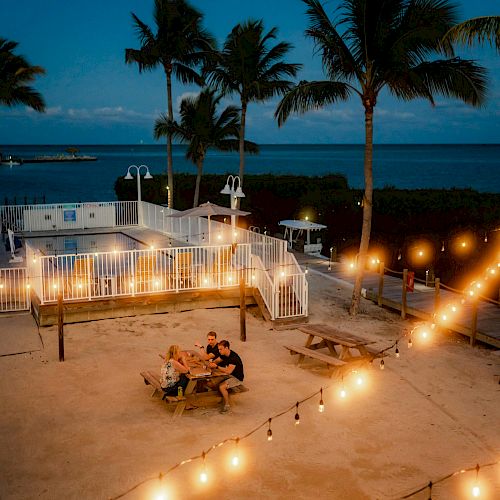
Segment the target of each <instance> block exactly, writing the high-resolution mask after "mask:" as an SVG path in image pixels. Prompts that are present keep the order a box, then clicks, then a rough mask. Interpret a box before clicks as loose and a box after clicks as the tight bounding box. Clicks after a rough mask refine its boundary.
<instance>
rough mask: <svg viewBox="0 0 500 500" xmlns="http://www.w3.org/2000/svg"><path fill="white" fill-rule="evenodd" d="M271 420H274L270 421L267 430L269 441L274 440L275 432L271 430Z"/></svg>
mask: <svg viewBox="0 0 500 500" xmlns="http://www.w3.org/2000/svg"><path fill="white" fill-rule="evenodd" d="M271 420H272V418H270V419H269V429H267V440H268V441H272V440H273V431H272V430H271Z"/></svg>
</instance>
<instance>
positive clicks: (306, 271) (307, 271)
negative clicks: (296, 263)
mask: <svg viewBox="0 0 500 500" xmlns="http://www.w3.org/2000/svg"><path fill="white" fill-rule="evenodd" d="M304 274H309V268H308V267H307V266H306V269H305V271H304Z"/></svg>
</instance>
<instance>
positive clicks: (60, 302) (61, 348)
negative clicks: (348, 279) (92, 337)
mask: <svg viewBox="0 0 500 500" xmlns="http://www.w3.org/2000/svg"><path fill="white" fill-rule="evenodd" d="M57 332H58V334H59V361H64V318H63V294H62V290H61V288H59V293H58V294H57Z"/></svg>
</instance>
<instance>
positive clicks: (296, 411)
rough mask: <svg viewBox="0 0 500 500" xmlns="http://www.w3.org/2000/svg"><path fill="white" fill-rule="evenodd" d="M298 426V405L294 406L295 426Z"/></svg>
mask: <svg viewBox="0 0 500 500" xmlns="http://www.w3.org/2000/svg"><path fill="white" fill-rule="evenodd" d="M299 424H300V416H299V403H298V402H297V404H296V405H295V425H299Z"/></svg>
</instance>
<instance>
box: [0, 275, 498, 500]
mask: <svg viewBox="0 0 500 500" xmlns="http://www.w3.org/2000/svg"><path fill="white" fill-rule="evenodd" d="M308 281H309V287H310V318H309V322H310V323H328V324H331V325H334V326H336V327H338V328H340V329H344V330H346V331H348V332H351V333H354V334H357V335H360V336H363V337H366V338H368V339H371V340H373V341H375V342H376V343H375V344H374V346H375V347H377V348H380V349H383V348H384V347H385V346H388V345H391V344H392V343H393V342H394V341H395V340H396V339H397V338H398V337H399V336H400V335H401V333H402V332H403V331H404V330H405V329H411V328H412V327H413V326H414V325H415V324H416V323H415V322H412V321H411V320H407V321H402V320H401V319H399V317H398V316H397V315H396V314H394V313H392V312H389V311H386V310H383V309H381V308H378V307H376V306H375V305H374V304H371V303H369V302H367V301H363V303H362V313H361V314H359V315H358V316H357V317H356V318H354V319H353V318H350V317H349V315H348V314H347V306H348V303H349V298H350V290H349V289H348V288H343V287H342V286H340V285H337V284H334V283H332V282H331V281H329V280H326V279H324V278H322V277H321V276H319V275H309V277H308ZM10 321H11V323H9V324H10V325H11V328H9V329H8V330H9V334H8V335H7V332H6V330H7V329H6V328H2V331H1V332H0V353H4V347H5V348H6V349H7V351H9V354H11V351H12V350H13V347H12V346H13V343H12V335H13V332H15V331H16V328H15V321H16V319H15V318H13V319H11V320H10ZM4 324H5V323H2V326H4ZM209 330H216V331H217V332H218V334H219V339H223V338H226V339H228V340H229V341H230V342H231V347H232V348H233V349H234V350H235V351H236V352H238V353H239V354H240V356H241V357H242V359H243V361H244V363H245V372H246V378H245V385H246V386H248V387H249V388H250V391H249V392H246V393H243V394H240V395H237V396H235V397H234V398H233V400H232V403H233V406H232V411H231V413H230V414H220V413H219V411H218V409H217V408H206V409H203V408H198V409H194V410H190V411H186V412H185V413H184V415H183V416H182V417H181V418H180V419H177V420H172V418H171V416H172V413H173V408H172V407H166V404H165V403H164V402H162V401H161V400H160V398H158V397H156V398H151V397H150V395H151V388H150V387H149V386H145V385H144V383H143V380H142V378H141V377H140V376H139V372H140V371H141V370H143V369H156V370H159V367H160V363H161V360H160V359H159V357H158V353H159V352H161V351H165V350H166V348H167V347H168V346H169V345H170V344H172V343H178V344H180V345H182V346H184V347H187V348H192V346H193V344H194V342H195V341H196V340H201V341H204V340H205V335H206V333H207V332H208V331H209ZM40 335H41V339H42V341H43V346H42V347H41V348H40V346H39V345H38V341H39V340H37V339H36V338H35V339H31V340H30V339H26V342H24V343H25V344H26V345H29V349H34V350H33V352H31V353H25V354H19V355H10V356H3V357H0V370H1V377H0V396H1V402H2V404H1V407H2V410H1V411H0V471H1V472H0V498H1V499H2V500H7V499H31V498H37V499H62V498H64V499H67V498H69V499H72V498H75V499H76V498H78V499H82V498H84V499H87V498H88V499H107V498H115V497H118V496H119V495H121V494H123V493H124V492H126V491H127V490H129V489H130V488H132V487H133V486H134V485H136V484H137V483H139V482H141V481H143V480H145V479H148V478H151V477H158V474H159V473H160V472H166V471H167V470H168V469H169V468H171V467H172V466H174V465H175V464H177V463H179V462H181V461H182V460H185V459H187V458H189V457H193V456H197V455H200V454H201V452H202V451H203V450H208V449H209V448H210V447H211V446H212V445H214V444H217V443H219V442H221V441H223V440H225V439H228V438H231V437H242V436H244V435H246V434H247V433H248V432H249V431H251V430H252V429H254V428H256V427H257V426H259V425H260V424H262V423H265V422H266V421H267V419H268V418H269V417H272V416H273V415H275V414H277V413H280V412H281V411H283V410H286V409H287V408H289V407H291V406H293V405H294V404H295V402H296V401H299V400H302V399H304V398H305V397H307V396H309V395H310V394H312V393H314V392H316V391H318V390H319V389H320V387H323V388H324V398H323V399H324V402H325V405H326V409H325V412H324V413H319V412H318V402H319V397H317V396H315V397H314V398H312V399H311V400H310V401H309V402H306V403H304V404H301V405H300V407H299V411H300V425H298V426H295V425H294V414H295V411H294V410H293V411H291V412H289V413H287V414H285V415H284V416H282V417H279V418H275V419H274V420H273V422H272V431H273V441H272V442H267V438H266V431H267V425H265V426H264V427H263V428H262V429H260V430H259V431H258V432H256V433H255V434H253V435H251V436H250V437H248V438H246V439H243V440H241V442H240V443H239V451H240V459H241V466H240V467H239V468H238V469H234V468H232V467H231V465H230V464H229V459H230V455H231V454H232V452H233V451H234V448H235V447H234V444H232V443H229V444H226V445H224V446H221V447H219V448H217V449H214V450H213V451H210V453H209V454H208V455H207V459H206V469H207V472H208V475H209V480H208V483H207V484H206V485H200V482H199V480H198V477H199V474H200V471H201V466H202V462H201V460H195V461H193V462H191V463H187V464H185V465H183V466H182V467H179V468H177V469H176V470H174V471H173V472H171V473H169V474H168V475H167V476H166V477H165V478H164V480H163V482H162V483H161V484H160V482H159V481H158V480H157V479H154V480H152V481H147V482H145V483H144V484H143V485H141V486H139V487H137V488H136V489H134V490H133V491H131V492H130V493H128V494H127V495H125V496H124V497H123V498H127V499H156V498H161V497H158V496H157V494H158V493H159V492H160V490H159V487H160V486H162V485H163V486H165V487H166V488H167V489H168V492H169V496H168V497H164V498H175V499H191V498H193V499H197V498H203V499H212V498H217V499H233V498H239V499H255V498H276V499H294V500H295V499H313V498H316V499H318V498H321V499H322V498H325V499H331V498H334V499H379V498H380V499H382V498H399V497H401V496H403V495H405V494H407V493H409V492H411V491H413V490H415V489H417V488H419V487H420V486H423V485H425V484H426V483H428V481H429V480H436V479H438V478H440V477H442V476H445V475H447V474H449V473H452V472H454V471H458V470H460V469H463V468H468V467H471V466H474V465H475V464H476V463H479V464H486V463H489V462H495V461H497V460H499V459H500V426H499V422H500V418H499V417H500V385H499V384H498V374H499V373H500V363H499V361H500V357H499V355H498V351H495V350H493V349H489V348H485V347H481V346H479V347H476V348H474V349H472V348H470V347H469V345H468V342H467V340H466V339H465V338H463V337H460V336H454V335H451V334H449V333H447V332H438V333H437V334H435V335H434V336H433V338H432V339H431V340H430V341H428V342H426V343H425V344H423V343H420V342H419V341H418V340H417V339H415V340H414V344H413V348H412V349H408V348H407V345H406V341H405V342H403V343H402V344H401V345H400V346H399V348H400V351H401V357H400V358H399V359H396V358H395V356H394V351H391V352H390V355H389V356H388V357H386V358H385V365H386V369H385V370H384V371H381V370H380V369H379V368H378V362H375V363H374V365H373V366H371V365H369V366H368V370H367V383H366V384H365V385H364V386H363V387H362V388H359V387H356V385H355V384H354V377H353V375H349V376H346V377H345V379H344V381H343V382H344V385H345V387H346V389H347V390H348V395H347V397H346V398H345V400H341V399H340V398H339V396H338V392H339V390H340V388H341V385H342V382H341V381H339V380H336V379H335V378H332V379H330V378H329V377H328V376H327V371H326V370H325V367H324V365H321V364H320V363H315V362H314V361H308V362H305V363H304V365H303V366H301V367H297V365H296V357H292V356H290V354H289V352H288V351H287V350H286V349H284V348H283V346H284V345H285V344H289V343H295V344H297V343H298V344H303V343H304V342H305V339H306V337H305V335H304V334H303V333H301V332H300V331H297V330H293V329H290V330H283V331H277V330H275V329H273V325H272V324H270V323H267V322H265V321H264V320H263V319H262V318H261V317H260V316H259V315H258V314H257V313H256V311H255V310H253V311H249V312H248V314H247V342H245V343H243V342H241V341H240V340H239V311H238V310H237V309H232V308H230V309H213V310H201V311H192V312H184V313H176V314H161V315H150V316H137V317H133V318H123V319H116V320H103V321H95V322H91V323H82V324H76V325H67V326H66V327H65V350H66V360H65V362H63V363H60V362H59V361H58V343H57V328H55V327H50V328H43V329H41V330H40ZM36 349H40V350H36ZM474 478H475V473H472V472H469V473H464V474H459V475H457V477H454V478H452V479H449V480H447V481H445V482H442V483H440V484H438V485H436V486H435V487H434V489H433V498H443V499H448V498H450V499H461V498H464V499H465V498H470V497H471V494H470V487H471V486H472V483H473V481H474ZM479 478H480V480H481V482H482V496H481V498H491V499H492V498H500V466H498V465H496V466H494V467H489V468H484V469H481V471H480V474H479ZM428 497H429V495H428V491H424V492H422V493H420V494H418V495H415V496H414V497H413V498H416V499H424V498H425V499H427V498H428Z"/></svg>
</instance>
